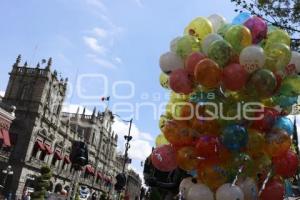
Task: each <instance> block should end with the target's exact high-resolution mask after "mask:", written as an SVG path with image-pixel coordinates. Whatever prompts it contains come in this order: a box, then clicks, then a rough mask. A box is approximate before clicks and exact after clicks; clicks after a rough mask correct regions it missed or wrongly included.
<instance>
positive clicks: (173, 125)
mask: <svg viewBox="0 0 300 200" xmlns="http://www.w3.org/2000/svg"><path fill="white" fill-rule="evenodd" d="M163 133H164V136H165V138H166V139H167V140H168V141H169V142H170V143H171V144H173V145H175V146H186V145H191V144H192V143H193V142H194V141H195V140H196V139H197V138H198V137H199V133H198V132H197V131H195V130H194V129H191V128H189V127H188V126H187V124H186V123H185V122H184V121H176V120H170V121H168V122H166V124H165V126H164V128H163Z"/></svg>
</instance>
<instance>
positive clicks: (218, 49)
mask: <svg viewBox="0 0 300 200" xmlns="http://www.w3.org/2000/svg"><path fill="white" fill-rule="evenodd" d="M207 54H208V57H209V58H210V59H212V60H214V61H215V62H216V63H218V64H219V66H221V67H224V66H226V64H227V63H228V62H229V60H230V58H231V55H232V47H231V45H230V44H229V43H228V42H226V41H225V40H217V41H214V42H213V43H211V45H210V46H209V48H208V53H207Z"/></svg>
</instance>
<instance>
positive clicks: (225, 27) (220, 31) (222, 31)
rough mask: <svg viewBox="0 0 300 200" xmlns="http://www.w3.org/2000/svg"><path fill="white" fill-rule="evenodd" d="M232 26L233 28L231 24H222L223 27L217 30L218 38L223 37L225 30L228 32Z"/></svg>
mask: <svg viewBox="0 0 300 200" xmlns="http://www.w3.org/2000/svg"><path fill="white" fill-rule="evenodd" d="M232 26H233V24H224V25H223V26H221V27H220V28H219V30H218V32H217V33H218V34H219V35H220V36H222V37H225V34H226V32H227V30H228V29H229V28H230V27H232Z"/></svg>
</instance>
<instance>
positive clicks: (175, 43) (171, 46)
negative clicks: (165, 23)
mask: <svg viewBox="0 0 300 200" xmlns="http://www.w3.org/2000/svg"><path fill="white" fill-rule="evenodd" d="M180 38H181V37H180V36H178V37H176V38H174V39H173V40H172V41H171V42H170V51H172V52H174V53H175V52H176V48H177V42H178V40H180Z"/></svg>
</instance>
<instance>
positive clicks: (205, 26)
mask: <svg viewBox="0 0 300 200" xmlns="http://www.w3.org/2000/svg"><path fill="white" fill-rule="evenodd" d="M184 32H185V34H188V35H192V36H195V37H197V38H198V39H199V40H200V41H202V40H203V38H204V37H205V36H206V35H208V34H210V33H212V32H213V27H212V24H211V22H210V21H209V20H208V19H206V18H204V17H198V18H196V19H194V20H193V21H191V22H190V24H189V25H188V26H187V27H186V28H185V31H184Z"/></svg>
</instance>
